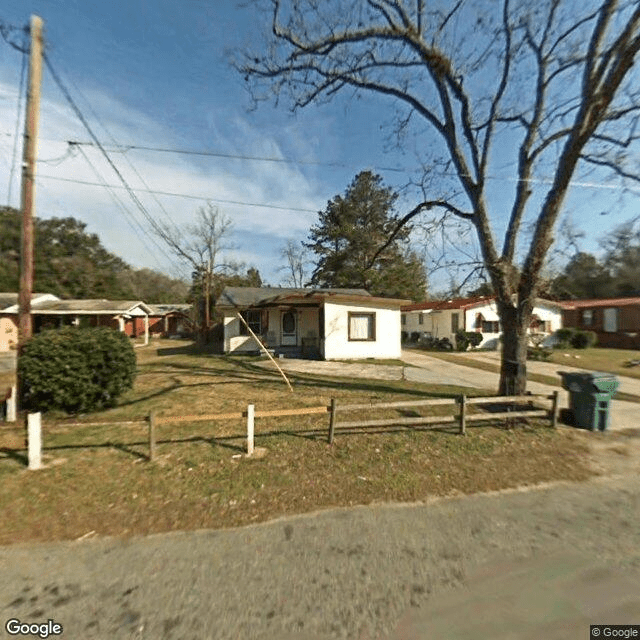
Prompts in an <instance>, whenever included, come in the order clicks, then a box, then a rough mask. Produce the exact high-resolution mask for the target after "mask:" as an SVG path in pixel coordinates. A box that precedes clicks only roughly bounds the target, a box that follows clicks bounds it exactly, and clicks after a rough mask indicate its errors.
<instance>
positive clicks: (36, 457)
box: [27, 412, 42, 469]
mask: <svg viewBox="0 0 640 640" xmlns="http://www.w3.org/2000/svg"><path fill="white" fill-rule="evenodd" d="M27 441H28V445H27V446H28V449H29V469H40V468H41V467H42V423H41V421H40V413H39V412H38V413H29V414H28V415H27Z"/></svg>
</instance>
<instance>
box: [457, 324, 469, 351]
mask: <svg viewBox="0 0 640 640" xmlns="http://www.w3.org/2000/svg"><path fill="white" fill-rule="evenodd" d="M468 347H469V339H468V338H467V332H466V331H464V329H458V330H457V331H456V351H466V350H467V348H468Z"/></svg>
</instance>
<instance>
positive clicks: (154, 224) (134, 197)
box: [44, 54, 171, 262]
mask: <svg viewBox="0 0 640 640" xmlns="http://www.w3.org/2000/svg"><path fill="white" fill-rule="evenodd" d="M44 61H45V64H46V65H47V68H48V69H49V72H50V73H51V75H52V77H53V79H54V81H55V82H56V84H57V85H58V88H59V89H60V91H61V92H62V94H63V96H64V97H65V99H66V100H67V102H68V103H69V105H70V106H71V108H72V109H73V111H74V113H75V114H76V116H77V117H78V118H79V120H80V122H81V123H82V124H83V125H84V127H85V129H86V130H87V132H88V133H89V135H90V136H91V138H92V140H93V141H94V143H95V145H96V146H97V147H98V149H100V151H101V153H102V155H103V156H104V157H105V159H106V160H107V162H108V163H109V166H110V167H111V168H112V169H113V171H114V172H115V174H116V175H117V176H118V179H119V180H120V182H121V183H122V184H123V186H124V188H125V189H126V191H127V193H128V194H129V197H130V198H131V199H132V200H133V202H134V204H135V205H136V207H137V208H138V209H139V211H140V212H141V213H142V215H143V216H144V217H145V218H146V220H147V222H149V224H150V225H151V228H152V229H153V230H154V231H155V232H156V233H157V234H158V235H159V236H160V237H161V238H162V239H163V240H164V241H165V242H167V244H169V245H170V242H169V241H168V240H167V237H166V234H165V232H164V230H163V229H162V227H160V225H158V223H157V222H156V221H155V219H154V218H153V216H152V215H151V214H150V213H149V212H148V211H147V209H146V208H145V206H144V205H143V204H142V202H141V201H140V199H139V198H138V196H137V195H136V194H135V192H134V191H133V189H132V188H131V187H130V186H129V183H128V182H127V181H126V180H125V178H124V176H123V175H122V173H120V170H119V169H118V167H117V166H116V165H115V164H114V162H113V160H112V159H111V158H110V156H109V154H108V153H107V152H106V150H105V149H104V147H103V146H102V144H101V143H100V141H99V140H98V137H97V136H96V134H95V133H94V132H93V129H92V128H91V126H90V125H89V123H88V122H87V119H86V118H85V116H84V114H83V113H82V111H81V110H80V108H79V107H78V105H77V104H76V103H75V101H74V99H73V97H72V96H71V94H70V93H69V90H68V89H67V87H66V86H65V85H64V83H63V82H62V79H61V78H60V76H59V75H58V74H57V72H56V71H55V69H54V68H53V65H52V64H51V60H50V59H49V56H48V55H46V54H44ZM101 186H102V185H101ZM161 251H162V250H161ZM162 253H163V254H164V256H165V257H166V258H167V260H169V261H170V262H171V258H169V256H168V255H167V254H166V253H165V252H164V251H162Z"/></svg>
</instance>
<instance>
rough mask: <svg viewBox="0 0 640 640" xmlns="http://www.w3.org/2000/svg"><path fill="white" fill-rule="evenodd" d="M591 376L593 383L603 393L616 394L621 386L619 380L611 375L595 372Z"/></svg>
mask: <svg viewBox="0 0 640 640" xmlns="http://www.w3.org/2000/svg"><path fill="white" fill-rule="evenodd" d="M590 375H591V383H592V384H593V386H594V387H595V388H596V389H597V390H598V391H602V392H608V393H615V391H616V390H617V389H618V387H619V386H620V382H619V381H618V378H616V376H614V375H613V374H611V373H599V372H594V373H592V374H590Z"/></svg>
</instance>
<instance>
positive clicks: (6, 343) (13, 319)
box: [0, 293, 58, 353]
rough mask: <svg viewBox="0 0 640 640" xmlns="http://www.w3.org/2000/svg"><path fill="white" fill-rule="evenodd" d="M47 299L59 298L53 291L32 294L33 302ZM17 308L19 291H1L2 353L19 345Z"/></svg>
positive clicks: (0, 340)
mask: <svg viewBox="0 0 640 640" xmlns="http://www.w3.org/2000/svg"><path fill="white" fill-rule="evenodd" d="M46 300H58V297H57V296H54V295H53V294H52V293H34V294H32V296H31V304H34V303H36V302H41V301H46ZM9 309H15V313H9V312H8V310H9ZM17 309H18V294H17V293H0V353H3V352H6V351H11V350H13V349H15V348H16V347H17V346H18V315H17V313H18V311H17ZM5 310H6V315H5Z"/></svg>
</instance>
